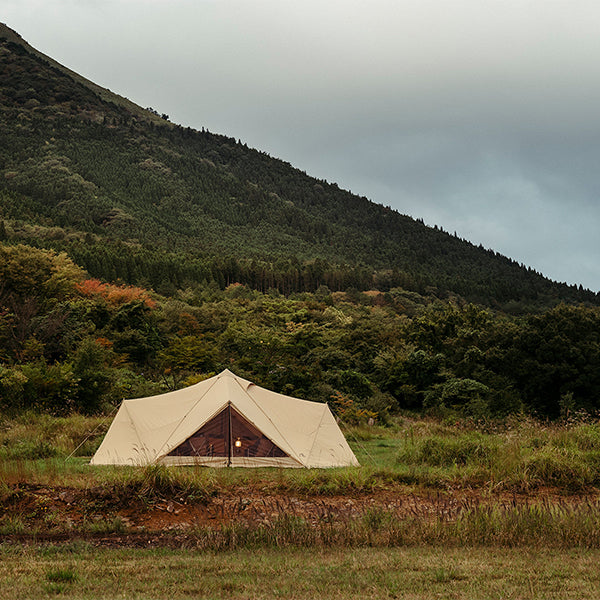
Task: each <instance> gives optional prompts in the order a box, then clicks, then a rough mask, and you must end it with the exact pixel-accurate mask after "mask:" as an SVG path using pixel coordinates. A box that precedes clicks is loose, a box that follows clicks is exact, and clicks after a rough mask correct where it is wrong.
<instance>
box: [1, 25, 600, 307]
mask: <svg viewBox="0 0 600 600" xmlns="http://www.w3.org/2000/svg"><path fill="white" fill-rule="evenodd" d="M0 74H1V76H0V239H3V240H4V241H6V242H8V243H17V242H19V243H26V244H29V245H34V246H40V247H49V248H55V249H58V250H64V251H66V252H67V253H68V254H69V255H70V256H71V257H72V258H73V259H74V260H75V262H77V263H78V264H80V265H81V266H83V267H84V268H85V269H86V270H87V271H88V272H89V273H90V274H91V275H93V276H95V277H99V278H103V279H106V280H118V279H120V280H122V281H125V282H129V283H132V284H138V285H143V286H146V287H153V288H154V289H156V290H157V291H160V292H162V293H164V294H169V293H172V292H173V291H174V290H175V289H177V288H181V287H186V286H189V285H193V284H195V283H210V282H216V284H218V285H219V286H221V287H224V286H226V285H228V284H230V283H234V282H240V283H244V284H247V285H248V286H250V287H254V288H256V289H259V290H262V291H266V290H268V289H270V288H275V289H278V290H279V291H281V292H283V293H291V292H298V291H315V290H316V289H317V288H318V287H319V286H320V285H326V286H328V287H329V288H330V289H331V290H333V291H335V290H347V289H350V288H354V289H358V290H367V289H379V290H382V291H387V290H389V289H390V288H395V287H401V288H404V289H407V290H412V291H417V292H420V293H424V292H427V293H431V294H434V295H437V296H439V297H446V296H448V295H450V294H458V295H460V296H462V297H464V298H466V299H468V300H471V301H476V302H480V303H484V304H487V305H491V306H498V307H501V308H512V309H515V310H516V309H523V308H524V307H534V306H547V305H551V304H555V303H556V302H559V301H566V302H588V303H593V304H597V303H598V302H599V299H600V298H599V297H598V295H596V294H595V293H593V292H590V291H588V290H584V289H583V288H582V287H581V286H579V287H577V286H568V285H566V284H561V283H556V282H552V281H550V280H548V279H547V278H545V277H543V276H542V275H541V274H540V273H537V272H535V271H533V270H532V269H529V268H526V267H525V266H523V265H521V264H518V263H517V262H515V261H513V260H511V259H508V258H506V257H504V256H502V255H500V254H498V253H496V252H494V251H492V250H488V249H484V248H483V247H481V246H479V247H477V246H474V245H473V244H471V243H469V242H468V241H466V240H462V239H459V238H457V237H455V236H452V235H450V234H449V233H446V232H444V231H442V230H439V229H438V228H431V227H427V226H425V225H424V224H423V222H422V221H418V220H415V219H413V218H411V217H409V216H406V215H402V214H400V213H398V212H396V211H394V210H392V209H390V208H389V207H384V206H381V205H378V204H376V203H373V202H371V201H369V200H368V199H366V198H364V197H358V196H356V195H353V194H352V193H350V192H348V191H345V190H342V189H340V188H339V187H338V186H337V185H336V184H335V183H328V182H326V181H322V180H317V179H315V178H312V177H310V176H309V175H307V174H306V173H304V172H302V171H300V170H298V169H295V168H294V167H292V166H291V165H290V164H288V163H286V162H284V161H281V160H278V159H276V158H272V157H270V156H269V155H267V154H266V153H264V152H260V151H257V150H254V149H251V148H248V146H247V145H246V144H244V143H242V142H241V141H239V140H237V141H236V140H235V139H233V138H229V137H225V136H222V135H217V134H214V133H211V132H208V131H205V130H204V129H203V130H202V131H196V130H193V129H191V128H189V127H188V128H185V127H181V126H178V125H176V124H173V123H171V122H169V121H168V117H167V115H162V116H161V115H159V114H157V113H156V111H153V110H152V109H144V108H141V107H139V106H137V105H135V104H134V103H132V102H131V101H129V100H127V99H126V98H123V97H121V96H118V95H117V94H114V93H112V92H110V91H109V90H106V89H104V88H101V87H100V86H98V85H96V84H94V83H92V82H90V81H88V80H87V79H85V78H84V77H82V76H80V75H78V74H76V73H74V72H72V71H70V70H69V69H67V68H65V67H63V66H62V65H60V64H59V63H57V62H56V61H54V60H52V59H51V58H49V57H47V56H45V55H43V54H42V53H40V52H38V51H37V50H35V49H34V48H32V47H31V46H30V45H29V44H27V43H26V42H25V41H24V40H23V39H22V38H21V37H20V36H19V35H18V34H16V33H15V32H14V31H12V30H11V29H10V28H8V27H7V26H5V25H2V24H0Z"/></svg>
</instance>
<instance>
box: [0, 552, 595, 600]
mask: <svg viewBox="0 0 600 600" xmlns="http://www.w3.org/2000/svg"><path fill="white" fill-rule="evenodd" d="M0 558H1V560H0V581H2V582H5V583H8V582H10V585H9V586H7V585H2V586H0V598H2V599H3V598H7V599H8V598H10V599H11V600H18V599H21V598H22V599H25V598H45V597H69V598H81V599H87V598H89V599H92V598H93V599H101V598H128V599H136V598H167V597H168V598H174V599H179V598H240V599H241V598H253V599H255V600H256V599H260V598H286V599H295V600H301V599H313V598H321V599H329V598H332V599H333V598H404V599H414V600H418V599H430V598H453V599H457V600H459V599H463V598H464V599H466V598H468V599H469V600H476V599H500V598H502V599H511V598H514V599H517V598H518V599H520V600H526V599H540V598H553V599H557V600H558V599H563V598H564V599H572V598H577V599H578V600H584V599H587V598H589V599H592V598H594V599H595V598H597V597H598V589H600V570H598V560H599V559H600V551H568V552H549V551H544V550H541V551H540V550H537V549H536V550H532V549H526V548H525V549H523V548H521V549H487V548H483V549H482V548H477V549H472V548H453V549H436V548H427V547H425V548H423V547H419V548H397V549H387V550H381V549H354V550H351V549H337V550H331V549H329V550H322V551H317V552H315V551H308V550H299V549H285V550H261V551H260V552H253V551H248V550H239V551H234V552H224V553H211V552H189V551H173V550H170V551H165V550H98V549H91V548H89V547H87V546H86V545H85V544H82V543H78V544H77V543H73V544H72V545H70V546H63V547H40V548H35V549H34V548H21V547H10V548H4V549H3V550H0Z"/></svg>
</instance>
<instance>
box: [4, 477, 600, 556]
mask: <svg viewBox="0 0 600 600" xmlns="http://www.w3.org/2000/svg"><path fill="white" fill-rule="evenodd" d="M8 489H9V491H8V492H5V494H4V497H3V498H0V509H1V512H0V527H3V529H4V531H7V532H9V533H8V534H7V535H5V536H0V541H1V540H2V539H3V538H4V540H19V541H25V542H27V541H34V540H35V541H36V542H39V541H43V540H51V541H64V540H69V539H73V538H81V537H84V538H86V539H90V540H94V542H95V543H97V544H99V545H107V546H114V545H117V546H122V545H128V546H146V545H148V544H152V545H170V546H173V545H185V543H186V540H187V539H188V535H189V534H190V532H193V531H196V532H197V531H198V530H200V529H202V528H207V527H208V528H214V529H218V528H220V527H221V526H223V525H225V524H228V523H233V522H235V523H242V524H245V525H248V526H251V527H254V526H255V527H269V526H271V525H272V524H273V522H275V521H277V520H278V519H280V518H282V517H284V516H285V517H289V516H295V517H299V518H301V519H302V520H303V521H304V522H307V523H310V524H314V525H317V524H319V523H322V522H323V521H326V522H342V523H344V522H349V521H350V520H352V519H355V518H361V517H363V516H365V515H368V514H369V512H370V511H386V512H391V513H392V514H393V515H394V517H395V518H398V519H405V518H411V517H417V518H425V519H427V518H443V519H446V520H453V519H455V518H456V517H457V516H458V515H460V514H461V513H462V512H464V511H465V510H469V509H473V508H476V507H481V506H488V505H494V506H500V507H513V506H524V505H531V504H539V503H542V504H545V505H553V506H557V507H563V508H571V507H574V506H578V505H581V504H590V505H592V504H593V505H597V504H598V503H599V502H600V496H599V495H598V494H597V493H594V494H588V495H577V496H561V495H559V494H557V493H554V492H553V491H552V490H541V491H539V490H538V491H537V492H536V493H535V494H506V493H505V494H486V493H484V492H482V491H481V490H458V491H453V492H452V493H442V492H438V491H432V492H423V493H419V494H415V493H412V492H410V491H408V490H404V489H401V488H400V489H398V490H385V491H378V492H370V493H365V494H355V495H353V496H352V497H348V496H304V497H303V496H294V495H290V494H285V493H268V492H266V491H257V490H256V489H254V488H243V487H240V488H238V489H236V490H234V491H228V492H222V493H219V494H217V495H215V496H214V497H211V498H208V499H207V500H205V501H194V500H189V499H185V498H182V497H177V496H172V497H160V496H158V497H154V498H151V499H148V498H140V497H139V495H136V494H130V495H128V496H127V497H123V495H122V494H117V493H115V492H113V491H111V490H110V489H108V490H107V489H102V488H97V489H88V490H81V489H76V488H60V487H45V486H37V485H28V484H15V485H12V486H9V488H8ZM15 521H17V522H19V523H21V524H23V525H24V530H23V531H19V528H18V527H14V523H15ZM10 523H13V527H12V529H13V530H14V531H15V532H14V533H12V532H11V527H10V526H7V525H9V524H10ZM115 523H117V524H120V526H117V527H115ZM102 531H106V532H107V533H102Z"/></svg>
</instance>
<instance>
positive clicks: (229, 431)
mask: <svg viewBox="0 0 600 600" xmlns="http://www.w3.org/2000/svg"><path fill="white" fill-rule="evenodd" d="M227 466H228V467H230V466H231V402H230V403H229V404H228V405H227Z"/></svg>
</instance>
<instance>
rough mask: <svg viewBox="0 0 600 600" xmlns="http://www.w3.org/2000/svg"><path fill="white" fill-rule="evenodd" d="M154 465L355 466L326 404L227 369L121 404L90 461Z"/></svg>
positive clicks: (351, 454) (350, 451) (95, 462)
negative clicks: (259, 383)
mask: <svg viewBox="0 0 600 600" xmlns="http://www.w3.org/2000/svg"><path fill="white" fill-rule="evenodd" d="M152 463H160V464H165V465H189V464H200V465H205V466H214V467H227V466H232V467H264V466H277V467H341V466H349V465H356V466H358V461H357V460H356V457H355V456H354V454H353V452H352V450H351V449H350V447H349V446H348V443H347V442H346V440H345V438H344V436H343V434H342V432H341V431H340V428H339V427H338V425H337V423H336V422H335V419H334V418H333V415H332V414H331V411H330V410H329V407H328V406H327V405H326V404H321V403H319V402H309V401H307V400H299V399H298V398H292V397H290V396H284V395H282V394H277V393H275V392H271V391H269V390H266V389H264V388H261V387H259V386H257V385H255V384H253V383H251V382H250V381H246V380H245V379H242V378H241V377H237V376H236V375H234V374H233V373H231V372H230V371H228V370H225V371H223V372H222V373H220V374H219V375H216V376H215V377H211V378H210V379H206V380H205V381H201V382H200V383H197V384H196V385H192V386H190V387H187V388H184V389H182V390H177V391H175V392H169V393H166V394H161V395H159V396H152V397H149V398H139V399H136V400H125V401H124V402H123V403H122V404H121V407H120V408H119V411H118V412H117V414H116V416H115V419H114V421H113V422H112V424H111V426H110V429H109V430H108V433H107V434H106V437H105V438H104V441H103V442H102V444H101V445H100V447H99V448H98V451H97V452H96V454H95V455H94V457H93V458H92V461H91V464H93V465H109V464H110V465H147V464H152Z"/></svg>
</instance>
